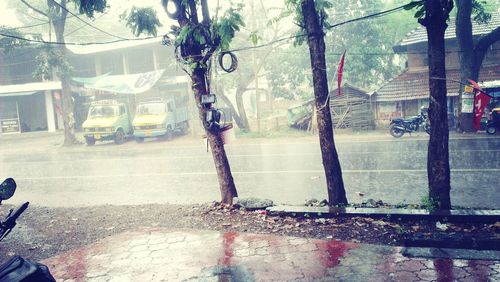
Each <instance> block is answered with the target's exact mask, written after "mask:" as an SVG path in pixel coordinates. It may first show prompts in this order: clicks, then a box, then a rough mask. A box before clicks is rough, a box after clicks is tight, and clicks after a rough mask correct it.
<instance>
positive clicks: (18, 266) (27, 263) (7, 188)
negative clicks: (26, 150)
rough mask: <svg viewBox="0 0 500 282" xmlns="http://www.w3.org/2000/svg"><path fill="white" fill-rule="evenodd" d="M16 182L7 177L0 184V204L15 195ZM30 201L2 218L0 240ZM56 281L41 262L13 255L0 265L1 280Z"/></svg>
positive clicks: (16, 281) (6, 281)
mask: <svg viewBox="0 0 500 282" xmlns="http://www.w3.org/2000/svg"><path fill="white" fill-rule="evenodd" d="M16 186H17V185H16V182H15V181H14V179H12V178H7V179H6V180H5V181H4V182H2V184H0V204H1V203H2V201H3V200H7V199H9V198H10V197H12V196H13V195H14V192H15V191H16ZM28 205H29V202H25V203H24V204H22V205H21V206H20V207H19V208H17V209H16V210H13V209H11V210H10V211H9V214H8V215H7V216H6V217H5V219H4V220H3V221H2V220H0V241H2V240H3V239H4V238H5V237H6V236H7V235H9V233H10V232H11V231H12V228H14V226H16V220H17V219H18V218H19V216H21V214H22V213H23V212H24V211H25V210H26V209H27V208H28ZM35 281H36V282H55V281H56V280H55V279H54V277H53V276H52V275H51V274H50V271H49V268H48V267H47V266H45V265H43V264H41V263H37V262H34V261H31V260H29V259H25V258H22V257H20V256H13V257H12V258H10V259H9V260H8V261H7V262H5V263H4V264H2V265H0V282H35Z"/></svg>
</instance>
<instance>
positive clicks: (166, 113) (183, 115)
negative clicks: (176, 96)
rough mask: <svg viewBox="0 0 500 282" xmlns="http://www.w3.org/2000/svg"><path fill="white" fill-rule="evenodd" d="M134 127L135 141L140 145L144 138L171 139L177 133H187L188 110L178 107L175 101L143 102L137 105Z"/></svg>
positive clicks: (156, 100) (154, 100)
mask: <svg viewBox="0 0 500 282" xmlns="http://www.w3.org/2000/svg"><path fill="white" fill-rule="evenodd" d="M132 125H133V127H134V137H135V140H136V141H137V142H139V143H141V142H143V141H144V138H152V137H163V138H170V137H171V136H172V135H173V133H174V132H176V131H181V132H185V131H187V129H188V114H187V108H181V107H176V105H175V103H174V101H173V100H165V99H153V100H149V101H143V102H140V103H139V104H138V105H137V108H136V112H135V118H134V121H133V123H132Z"/></svg>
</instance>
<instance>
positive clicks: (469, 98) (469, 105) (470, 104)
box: [462, 93, 474, 114]
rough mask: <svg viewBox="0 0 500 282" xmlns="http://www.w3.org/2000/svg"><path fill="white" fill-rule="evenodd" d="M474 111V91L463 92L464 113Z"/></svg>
mask: <svg viewBox="0 0 500 282" xmlns="http://www.w3.org/2000/svg"><path fill="white" fill-rule="evenodd" d="M473 111H474V93H463V94H462V113H469V114H471V113H473Z"/></svg>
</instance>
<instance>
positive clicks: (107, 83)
mask: <svg viewBox="0 0 500 282" xmlns="http://www.w3.org/2000/svg"><path fill="white" fill-rule="evenodd" d="M164 72H165V70H164V69H162V70H157V71H150V72H144V73H136V74H122V75H109V74H104V75H101V76H96V77H73V81H74V82H76V83H79V84H82V85H83V87H85V88H88V89H93V90H100V91H106V92H111V93H118V94H139V93H143V92H146V91H148V90H149V89H151V88H152V87H153V86H154V85H155V84H156V82H157V81H158V80H159V79H160V78H161V77H162V75H163V73H164Z"/></svg>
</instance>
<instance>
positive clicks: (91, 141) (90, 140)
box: [85, 137, 95, 146]
mask: <svg viewBox="0 0 500 282" xmlns="http://www.w3.org/2000/svg"><path fill="white" fill-rule="evenodd" d="M85 143H86V144H87V146H94V145H95V138H94V137H85Z"/></svg>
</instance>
